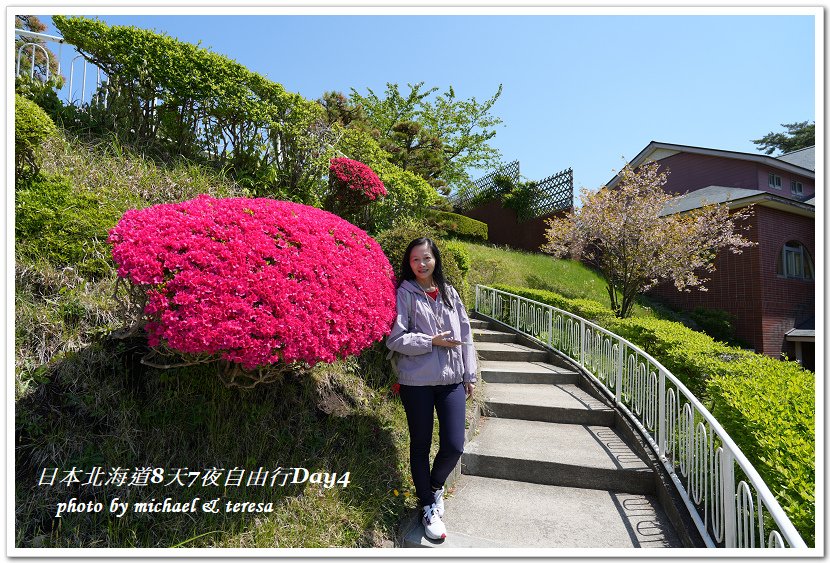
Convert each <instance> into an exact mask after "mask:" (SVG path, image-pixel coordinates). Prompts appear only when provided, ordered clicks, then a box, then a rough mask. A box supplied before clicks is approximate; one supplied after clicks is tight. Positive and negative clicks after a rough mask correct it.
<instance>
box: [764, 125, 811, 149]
mask: <svg viewBox="0 0 830 563" xmlns="http://www.w3.org/2000/svg"><path fill="white" fill-rule="evenodd" d="M781 127H784V128H785V129H786V130H787V132H786V133H780V132H779V133H775V132H773V131H770V132H769V133H767V134H766V135H764V136H763V137H761V138H760V139H755V140H754V141H752V142H753V143H754V144H756V145H758V150H762V151H764V153H765V154H772V153H773V152H775V151H776V150H780V151H781V153H782V154H785V153H788V152H793V151H797V150H798V149H803V148H807V147H812V146H813V145H815V144H816V122H815V121H813V122H812V123H809V122H807V121H799V122H797V123H782V124H781Z"/></svg>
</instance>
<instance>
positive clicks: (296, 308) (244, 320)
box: [109, 195, 395, 386]
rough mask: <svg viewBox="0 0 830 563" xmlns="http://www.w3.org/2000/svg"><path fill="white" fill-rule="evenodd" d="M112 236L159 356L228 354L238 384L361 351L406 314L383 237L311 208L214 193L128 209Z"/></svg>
mask: <svg viewBox="0 0 830 563" xmlns="http://www.w3.org/2000/svg"><path fill="white" fill-rule="evenodd" d="M109 242H110V243H111V244H112V245H113V248H112V256H113V259H114V260H115V263H116V264H117V266H118V276H119V281H121V282H122V286H126V287H127V290H128V291H127V295H126V297H127V298H126V299H124V302H123V303H124V305H125V312H128V313H129V312H131V315H132V322H133V325H132V327H131V328H132V332H135V331H136V330H138V329H140V328H144V329H145V330H146V332H147V335H148V344H149V345H150V346H151V347H152V348H153V351H152V354H155V355H154V356H152V357H147V358H145V363H146V364H148V365H156V366H157V367H172V365H173V364H170V363H166V364H160V363H157V362H156V361H155V360H154V359H153V358H155V357H158V356H159V355H161V356H164V355H171V354H175V355H176V356H178V357H179V358H180V361H178V363H177V364H176V365H183V364H188V363H190V364H192V363H201V362H213V361H216V360H220V361H221V365H223V366H224V368H223V370H221V371H220V374H221V375H222V376H223V379H224V381H225V383H226V384H228V385H242V384H241V383H240V381H242V382H244V383H245V384H248V385H247V386H253V385H255V384H257V383H260V382H264V381H270V380H273V379H276V378H277V377H279V375H280V373H281V372H282V371H286V370H297V369H304V368H306V367H309V366H313V365H314V364H316V363H317V362H320V361H324V362H332V361H334V360H335V359H337V358H341V357H344V356H347V355H352V354H357V353H359V352H360V351H362V350H363V349H364V348H366V347H367V346H369V345H370V344H372V343H373V342H375V341H377V340H379V339H381V338H382V337H383V336H385V335H386V334H388V332H389V329H390V326H391V324H392V320H393V319H394V316H395V289H394V285H393V273H392V267H391V265H390V264H389V261H388V260H387V259H386V257H385V256H384V254H383V251H382V250H381V249H380V246H378V244H377V243H376V242H375V241H374V240H373V239H372V238H371V237H369V236H368V235H367V234H366V233H365V232H364V231H362V230H360V229H358V228H357V227H355V226H354V225H352V224H350V223H348V222H346V221H344V220H342V219H341V218H339V217H337V216H336V215H333V214H331V213H328V212H326V211H323V210H320V209H315V208H313V207H309V206H306V205H301V204H297V203H291V202H287V201H275V200H270V199H249V198H232V199H214V198H212V197H210V196H206V195H202V196H199V197H198V198H196V199H193V200H190V201H185V202H182V203H176V204H162V205H156V206H153V207H149V208H147V209H142V210H130V211H128V212H126V213H125V214H124V216H123V217H122V219H121V220H120V221H119V223H118V224H117V225H116V226H115V227H114V228H113V229H112V230H111V231H110V236H109ZM122 293H123V292H122Z"/></svg>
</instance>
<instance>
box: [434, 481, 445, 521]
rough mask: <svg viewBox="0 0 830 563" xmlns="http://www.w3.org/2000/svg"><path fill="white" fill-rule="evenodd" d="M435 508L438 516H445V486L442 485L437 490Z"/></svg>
mask: <svg viewBox="0 0 830 563" xmlns="http://www.w3.org/2000/svg"><path fill="white" fill-rule="evenodd" d="M434 494H435V503H434V506H435V510H436V511H437V512H438V516H439V517H441V518H443V517H444V487H441V488H440V489H438V490H437V491H435V493H434Z"/></svg>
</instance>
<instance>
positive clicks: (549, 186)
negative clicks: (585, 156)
mask: <svg viewBox="0 0 830 563" xmlns="http://www.w3.org/2000/svg"><path fill="white" fill-rule="evenodd" d="M534 192H535V193H534V197H533V204H532V205H531V210H532V213H531V214H532V216H533V217H541V216H542V215H546V214H548V213H552V212H554V211H561V210H563V209H569V208H570V207H571V205H572V204H573V199H574V171H573V169H572V168H568V169H567V170H563V171H562V172H557V173H556V174H553V175H552V176H548V177H547V178H545V179H544V180H540V181H539V183H538V184H537V185H536V187H535V188H534Z"/></svg>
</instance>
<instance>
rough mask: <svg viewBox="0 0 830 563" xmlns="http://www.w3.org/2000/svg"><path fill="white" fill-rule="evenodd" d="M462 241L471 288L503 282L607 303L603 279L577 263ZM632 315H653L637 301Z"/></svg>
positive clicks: (651, 311)
mask: <svg viewBox="0 0 830 563" xmlns="http://www.w3.org/2000/svg"><path fill="white" fill-rule="evenodd" d="M463 244H464V245H465V246H466V248H467V250H468V251H469V253H470V257H471V260H472V266H471V267H470V272H469V274H468V278H467V280H468V282H469V284H470V286H471V287H475V285H476V284H482V285H493V284H496V283H504V284H509V285H516V286H520V287H529V288H533V289H546V290H548V291H554V292H556V293H559V294H561V295H564V296H565V297H570V298H577V299H592V300H594V301H597V302H599V303H602V304H603V305H605V306H608V290H607V289H606V286H605V280H604V279H603V278H602V276H600V275H599V274H597V273H596V272H595V271H594V270H592V269H590V268H588V267H586V266H585V265H583V264H581V263H580V262H576V261H574V260H557V259H555V258H553V257H551V256H547V255H544V254H532V253H530V252H517V251H514V250H507V249H504V248H498V247H493V246H487V245H482V244H475V243H470V242H464V243H463ZM644 302H645V301H644ZM649 305H650V304H649ZM633 315H634V316H638V317H639V316H654V313H653V310H652V308H650V307H649V306H647V305H643V303H637V304H635V305H634V313H633Z"/></svg>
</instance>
